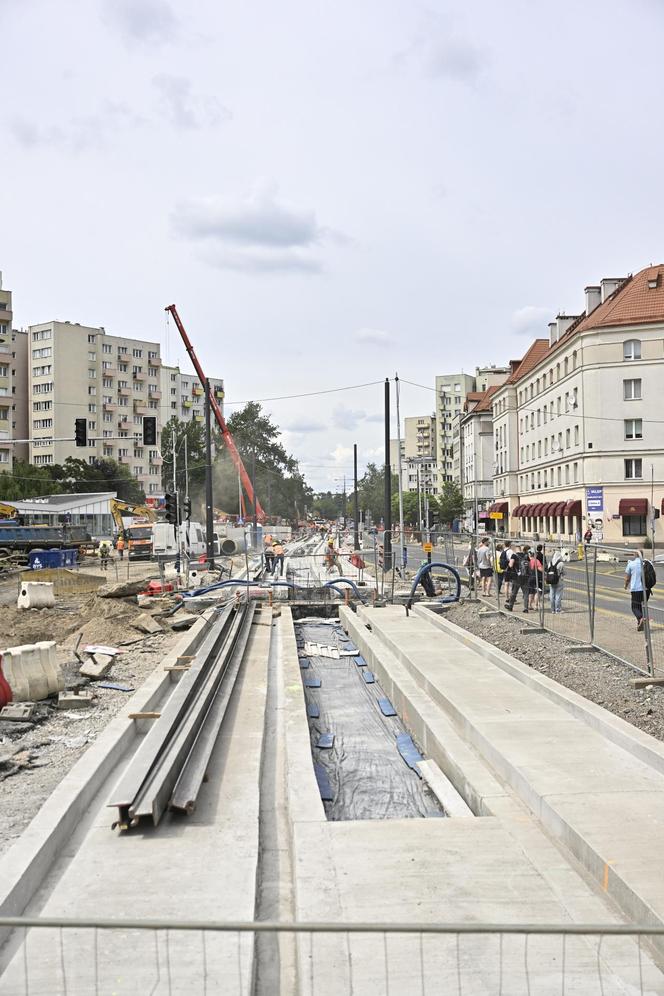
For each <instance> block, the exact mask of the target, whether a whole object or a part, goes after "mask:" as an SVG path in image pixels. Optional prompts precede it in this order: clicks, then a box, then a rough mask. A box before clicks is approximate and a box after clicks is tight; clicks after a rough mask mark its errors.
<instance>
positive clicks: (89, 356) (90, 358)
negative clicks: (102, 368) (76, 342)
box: [88, 353, 97, 363]
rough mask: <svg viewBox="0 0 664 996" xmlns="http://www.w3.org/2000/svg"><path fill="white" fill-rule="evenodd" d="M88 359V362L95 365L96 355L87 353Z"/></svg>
mask: <svg viewBox="0 0 664 996" xmlns="http://www.w3.org/2000/svg"><path fill="white" fill-rule="evenodd" d="M88 359H89V360H90V362H91V363H96V361H97V354H96V353H88Z"/></svg>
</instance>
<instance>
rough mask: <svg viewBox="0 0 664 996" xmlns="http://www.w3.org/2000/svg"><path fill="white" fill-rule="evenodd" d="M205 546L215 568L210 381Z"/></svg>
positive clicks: (207, 395)
mask: <svg viewBox="0 0 664 996" xmlns="http://www.w3.org/2000/svg"><path fill="white" fill-rule="evenodd" d="M205 546H206V554H207V562H208V564H209V565H210V566H211V567H214V507H213V503H212V428H211V425H210V381H209V380H207V379H206V381H205Z"/></svg>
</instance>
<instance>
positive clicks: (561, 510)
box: [551, 501, 567, 515]
mask: <svg viewBox="0 0 664 996" xmlns="http://www.w3.org/2000/svg"><path fill="white" fill-rule="evenodd" d="M566 505H567V502H566V501H559V502H556V504H555V505H554V507H553V511H552V513H551V514H552V515H564V514H565V507H566Z"/></svg>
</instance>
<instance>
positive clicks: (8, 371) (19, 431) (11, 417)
mask: <svg viewBox="0 0 664 996" xmlns="http://www.w3.org/2000/svg"><path fill="white" fill-rule="evenodd" d="M13 319H14V313H13V310H12V292H11V291H9V290H4V289H3V287H2V273H0V472H1V471H7V472H11V470H12V467H13V463H14V459H15V458H16V459H21V460H27V459H28V447H27V444H25V443H14V442H12V440H14V439H27V437H28V425H27V366H28V361H27V355H28V353H27V346H28V336H27V334H26V333H25V332H19V331H18V330H16V329H14V328H12V324H13Z"/></svg>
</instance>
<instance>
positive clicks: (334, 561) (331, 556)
mask: <svg viewBox="0 0 664 996" xmlns="http://www.w3.org/2000/svg"><path fill="white" fill-rule="evenodd" d="M334 567H336V569H337V570H338V571H339V577H341V564H340V563H339V554H338V553H337V551H336V550H335V548H334V540H331V539H330V540H328V541H327V547H326V549H325V568H326V570H327V573H328V574H331V573H332V569H333V568H334Z"/></svg>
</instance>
